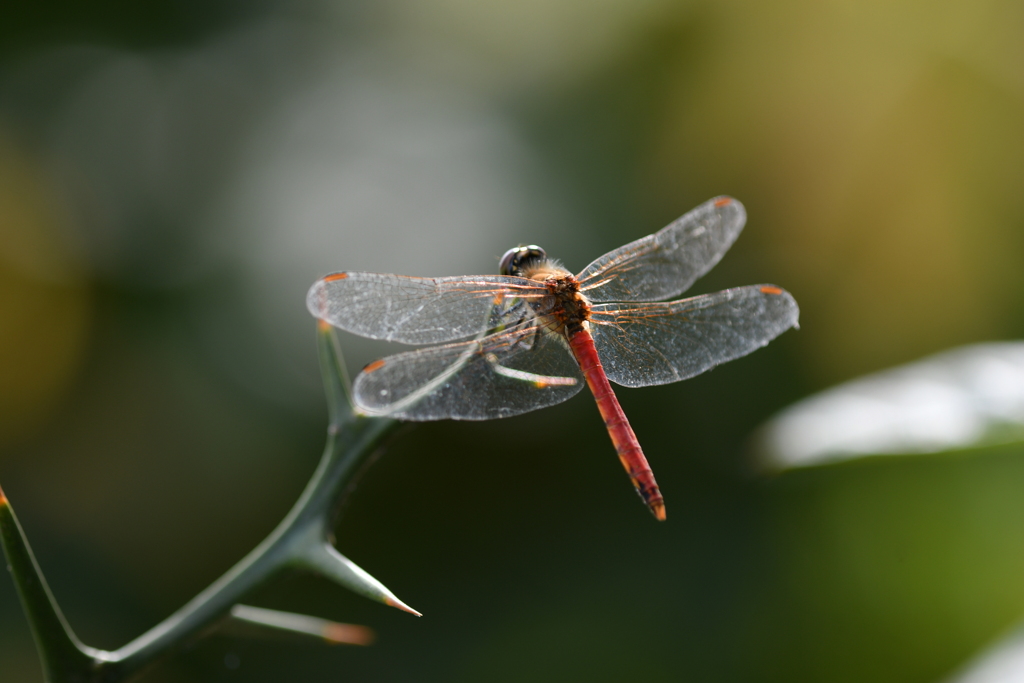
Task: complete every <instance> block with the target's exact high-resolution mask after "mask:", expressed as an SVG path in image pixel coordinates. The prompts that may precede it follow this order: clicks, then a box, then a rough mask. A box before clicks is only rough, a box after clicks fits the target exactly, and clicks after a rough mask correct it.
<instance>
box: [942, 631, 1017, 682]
mask: <svg viewBox="0 0 1024 683" xmlns="http://www.w3.org/2000/svg"><path fill="white" fill-rule="evenodd" d="M1020 681H1024V627H1018V628H1017V629H1015V630H1014V631H1013V632H1012V633H1011V634H1010V635H1008V636H1007V637H1005V638H1003V639H1002V640H1000V641H997V642H996V643H994V644H993V645H991V646H990V647H989V648H988V649H986V650H984V651H982V652H981V654H979V655H978V656H977V657H975V658H974V659H972V660H971V661H969V662H968V663H967V664H966V665H964V667H963V668H962V669H960V670H959V671H958V672H956V673H954V674H953V675H952V676H950V677H949V678H947V679H945V680H944V683H1019V682H1020Z"/></svg>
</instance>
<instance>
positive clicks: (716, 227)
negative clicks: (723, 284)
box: [578, 197, 747, 302]
mask: <svg viewBox="0 0 1024 683" xmlns="http://www.w3.org/2000/svg"><path fill="white" fill-rule="evenodd" d="M746 220H747V213H746V211H745V210H744V208H743V205H742V204H740V203H739V202H738V201H736V200H735V199H732V198H731V197H716V198H715V199H712V200H710V201H707V202H704V203H703V204H701V205H700V206H698V207H697V208H696V209H694V210H692V211H690V212H689V213H687V214H686V215H685V216H683V217H682V218H679V219H678V220H676V221H675V222H674V223H671V224H670V225H668V226H667V227H665V228H662V229H661V230H659V231H658V232H656V233H654V234H653V235H648V236H647V237H644V238H641V239H638V240H636V241H635V242H630V243H629V244H627V245H626V246H624V247H619V248H618V249H616V250H614V251H610V252H608V253H607V254H605V255H604V256H602V257H601V258H599V259H597V260H596V261H594V262H593V263H591V264H590V265H589V266H587V267H586V268H585V269H584V270H583V272H582V273H580V274H579V276H578V279H579V280H580V286H581V288H582V290H583V293H584V294H585V295H586V296H587V298H589V299H590V300H591V301H595V302H599V301H658V300H660V299H667V298H669V297H673V296H678V295H679V294H682V293H683V292H685V291H686V290H687V289H689V288H690V285H692V284H693V283H694V282H695V281H696V280H697V278H699V277H700V276H701V275H703V274H704V273H706V272H708V271H709V270H710V269H711V267H712V266H714V265H715V264H716V263H718V261H719V260H720V259H721V258H722V255H723V254H725V252H726V251H728V249H729V247H730V246H732V243H733V242H735V241H736V238H737V237H738V236H739V234H740V231H741V230H743V224H744V223H746Z"/></svg>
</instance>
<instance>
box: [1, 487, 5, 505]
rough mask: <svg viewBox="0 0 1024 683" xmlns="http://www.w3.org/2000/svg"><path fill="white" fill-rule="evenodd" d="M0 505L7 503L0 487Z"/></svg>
mask: <svg viewBox="0 0 1024 683" xmlns="http://www.w3.org/2000/svg"><path fill="white" fill-rule="evenodd" d="M0 505H7V496H5V495H4V490H3V489H0Z"/></svg>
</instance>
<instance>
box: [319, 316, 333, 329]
mask: <svg viewBox="0 0 1024 683" xmlns="http://www.w3.org/2000/svg"><path fill="white" fill-rule="evenodd" d="M316 328H317V329H318V330H320V331H321V332H330V331H331V324H330V323H329V322H327V321H326V320H321V319H320V318H317V320H316Z"/></svg>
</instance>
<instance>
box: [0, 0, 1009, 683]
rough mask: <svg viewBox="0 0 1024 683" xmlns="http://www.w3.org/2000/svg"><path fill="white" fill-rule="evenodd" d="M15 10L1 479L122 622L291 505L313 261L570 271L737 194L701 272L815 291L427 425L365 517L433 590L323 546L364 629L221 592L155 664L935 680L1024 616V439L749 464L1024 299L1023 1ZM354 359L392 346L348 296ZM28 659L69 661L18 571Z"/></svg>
mask: <svg viewBox="0 0 1024 683" xmlns="http://www.w3.org/2000/svg"><path fill="white" fill-rule="evenodd" d="M3 15H4V18H3V20H2V21H0V358H2V359H3V361H2V363H0V482H2V484H3V488H4V491H5V492H6V494H7V495H8V497H9V498H10V500H11V501H12V503H13V505H14V507H15V509H16V510H17V512H18V514H19V517H20V519H21V521H22V524H23V526H24V527H25V529H26V532H27V533H28V536H29V539H30V540H31V541H32V543H33V546H34V548H35V550H36V553H37V555H38V557H39V560H40V562H41V564H42V566H43V569H44V571H45V573H46V575H47V577H48V579H49V580H50V583H51V586H52V587H53V589H54V591H55V593H56V595H57V597H58V599H59V600H60V602H61V605H62V607H63V608H64V610H65V612H66V613H67V616H68V618H69V620H70V622H71V623H72V625H73V626H74V628H75V630H76V631H77V633H78V635H79V636H80V637H81V638H82V639H83V640H84V641H85V642H87V643H89V644H90V645H93V646H96V647H101V648H115V647H118V646H120V645H121V644H123V643H124V642H126V641H128V640H130V639H131V638H133V637H134V636H136V635H138V634H139V633H141V632H142V631H144V630H146V629H147V628H149V627H151V626H152V625H154V624H155V623H157V622H158V621H160V620H161V619H163V618H164V617H166V616H167V615H168V614H169V613H170V612H172V611H173V610H175V609H176V608H177V607H179V606H180V605H181V604H183V603H184V602H185V601H186V600H188V599H189V598H191V597H192V596H193V595H194V594H195V593H197V592H198V591H199V590H201V589H202V588H204V587H205V586H206V585H207V584H208V583H209V582H211V581H212V580H214V579H215V578H216V577H218V576H219V575H220V574H221V573H222V572H224V571H225V570H226V569H228V568H229V567H230V566H231V565H232V564H233V563H234V562H235V561H236V560H237V559H239V558H240V557H241V556H242V555H243V554H244V553H245V552H247V551H248V550H249V549H250V548H251V547H252V546H254V545H255V544H256V543H258V542H259V541H260V540H261V539H262V538H263V537H264V535H265V534H267V533H268V532H269V531H270V530H271V529H272V528H273V526H274V525H275V523H276V522H277V521H278V520H279V519H280V517H281V516H282V515H283V514H284V513H285V512H286V511H287V509H288V508H289V507H290V505H291V504H292V502H293V501H294V500H295V498H296V496H297V495H298V493H299V491H300V490H301V488H302V486H303V484H304V482H305V480H306V479H307V477H308V476H309V475H310V473H311V472H312V470H313V468H314V466H315V463H316V461H317V458H318V456H319V453H320V450H321V447H322V444H323V434H324V427H325V422H326V419H325V408H324V402H323V397H322V393H321V391H320V386H319V375H318V369H317V364H316V352H315V344H314V322H313V320H312V319H311V318H310V317H309V315H308V313H307V312H306V310H305V307H304V295H305V291H306V289H307V288H308V287H309V285H310V284H311V283H312V282H313V281H314V280H315V279H316V278H317V277H319V276H321V275H323V274H325V273H327V272H330V271H333V270H339V269H357V270H376V271H383V272H398V273H404V274H410V275H453V274H470V273H487V272H493V271H494V270H495V269H496V265H497V258H498V257H499V256H500V255H501V254H502V253H503V252H504V251H505V250H506V249H507V248H509V247H511V246H514V245H516V244H520V243H539V244H541V245H543V246H544V247H545V248H546V249H547V250H548V252H549V253H550V254H552V255H553V256H555V257H558V258H560V259H562V260H563V261H564V263H565V264H566V266H567V267H568V268H570V269H571V270H574V271H578V270H580V269H582V268H583V267H584V266H585V265H586V264H587V263H589V262H590V261H591V260H592V259H593V258H595V257H597V256H599V255H601V254H602V253H604V252H606V251H608V250H610V249H612V248H614V247H616V246H619V245H621V244H623V243H625V242H627V241H630V240H632V239H635V238H638V237H641V236H643V235H646V234H648V233H650V232H653V231H655V230H657V229H658V228H660V227H662V226H663V225H665V224H667V223H668V222H669V221H671V220H673V219H674V218H676V217H677V216H679V215H680V214H682V213H684V212H685V211H687V210H689V209H690V208H692V207H693V206H696V205H697V204H698V203H700V202H702V201H704V200H706V199H708V198H709V197H712V196H714V195H717V194H731V195H733V196H735V197H737V198H739V199H740V200H742V201H743V202H744V203H745V204H746V206H747V210H748V214H749V220H748V225H747V228H746V231H745V232H744V234H743V235H742V236H741V238H740V240H739V242H738V243H737V244H736V245H735V246H734V247H733V248H732V250H731V251H730V253H729V254H728V255H727V256H726V258H725V259H724V260H723V261H722V263H721V264H719V265H718V266H717V267H716V268H715V269H714V271H712V272H711V273H710V274H709V275H708V276H706V277H705V278H704V279H702V280H701V281H700V282H698V284H697V286H696V287H695V288H694V289H693V293H701V292H706V291H713V290H716V289H721V288H724V287H729V286H736V285H744V284H753V283H759V282H773V283H777V284H779V285H781V286H784V287H786V288H787V289H789V290H790V291H791V292H792V293H793V294H794V296H795V297H796V298H797V300H798V302H799V303H800V305H801V310H802V316H801V325H802V328H801V329H800V330H799V331H791V332H787V333H786V334H785V335H783V337H781V338H780V339H778V340H777V341H775V342H773V343H772V344H771V345H770V346H768V347H767V348H765V349H763V350H761V351H758V352H757V353H755V354H753V355H752V356H750V357H747V358H744V359H741V360H739V361H735V362H733V363H730V364H728V365H725V366H722V367H720V368H718V369H716V370H714V371H713V372H710V373H708V374H706V375H704V376H701V377H699V378H696V379H694V380H691V381H688V382H685V383H681V384H676V385H669V386H662V387H654V388H647V389H642V390H637V391H632V390H625V389H623V390H620V391H619V392H618V394H619V396H620V400H621V402H622V404H623V406H624V408H625V410H626V413H627V414H628V415H629V416H630V419H631V421H632V423H633V426H634V429H635V430H636V432H637V434H638V435H639V438H640V440H641V443H642V444H643V445H644V449H645V451H646V453H647V455H648V458H649V459H650V461H651V463H652V466H653V468H654V470H655V472H656V473H657V476H658V481H659V483H660V484H661V487H662V490H663V492H664V494H665V497H666V501H667V506H668V507H667V509H668V521H667V522H666V523H664V524H658V523H655V522H654V520H653V519H651V516H650V514H649V513H648V512H647V511H646V510H645V509H644V507H643V506H642V504H641V503H640V502H639V501H638V499H637V497H636V495H635V494H634V493H633V491H632V490H631V487H630V485H629V483H628V481H627V479H626V477H625V476H623V473H622V471H621V467H620V465H619V464H618V463H617V462H616V458H615V457H614V453H613V451H612V448H611V446H610V444H609V442H608V437H607V435H606V433H605V432H604V429H603V427H602V425H601V422H600V418H599V416H598V413H597V410H596V409H595V407H594V405H593V402H592V401H589V400H588V399H586V398H577V399H575V400H573V401H570V402H568V403H566V404H563V405H560V406H557V407H555V408H552V409H548V410H544V411H539V412H536V413H533V414H529V415H525V416H522V417H518V418H513V419H509V420H504V421H496V422H484V423H474V424H460V423H453V422H443V423H435V424H426V425H420V426H417V427H415V428H414V429H412V430H409V431H408V432H407V433H405V434H404V435H403V436H402V437H401V438H400V439H399V440H398V441H397V442H396V443H395V445H394V446H393V447H392V448H391V449H390V450H389V452H388V453H387V454H386V455H385V456H384V457H383V458H381V459H380V460H379V461H378V462H377V464H376V465H375V466H374V467H373V468H372V469H371V470H370V472H369V474H368V475H367V476H366V477H365V478H364V479H363V481H362V482H361V485H360V487H359V488H358V489H357V491H356V492H355V494H354V495H353V496H352V498H351V499H350V502H349V504H348V506H347V508H346V511H345V515H344V517H343V518H342V520H341V522H340V524H339V526H338V529H337V534H338V544H339V547H340V549H341V551H342V552H344V553H345V554H346V555H347V556H349V557H350V558H351V559H352V560H354V561H355V562H357V563H359V564H360V565H361V566H362V567H363V568H365V569H366V570H367V571H369V572H370V573H372V574H373V575H374V576H376V577H377V578H378V579H380V580H381V581H383V582H384V583H385V584H386V585H387V586H388V587H389V588H391V589H392V590H393V591H395V592H396V594H397V595H398V596H399V597H400V598H402V599H403V600H405V601H406V602H408V603H409V604H410V605H412V606H413V607H415V608H416V609H418V610H420V611H422V612H424V614H425V616H424V617H423V618H422V619H415V618H413V617H410V616H409V615H407V614H404V613H401V612H398V611H397V610H391V609H388V608H385V607H383V606H380V605H377V604H374V603H371V602H369V601H366V600H365V599H362V598H359V597H357V596H355V595H351V594H348V593H345V592H343V591H341V590H340V589H338V588H336V587H335V586H333V585H329V584H327V583H323V582H320V581H318V580H313V579H308V578H303V577H295V578H293V579H289V580H286V581H282V582H279V583H277V584H275V585H273V586H272V587H270V588H268V589H267V590H265V591H264V592H262V593H260V594H258V595H255V596H253V597H252V599H251V601H250V602H252V603H253V604H257V605H260V606H265V607H273V608H278V609H286V610H293V611H307V612H309V613H312V614H316V615H317V616H322V617H327V618H331V619H335V620H338V621H347V622H356V623H363V624H368V625H370V626H372V627H373V628H374V629H375V630H376V631H377V633H378V637H379V641H378V643H377V644H375V645H373V646H372V647H370V648H365V649H362V648H343V647H339V648H328V647H325V646H320V645H318V644H315V643H301V642H300V643H295V642H278V641H269V642H262V641H253V640H248V639H244V638H237V637H232V636H228V635H215V636H212V637H210V638H207V639H204V640H201V641H199V642H198V643H197V644H195V645H194V646H192V647H190V648H188V649H186V650H184V651H182V652H179V653H176V654H175V655H173V656H172V657H171V658H169V659H168V660H166V661H164V662H163V663H161V664H160V665H159V666H157V667H156V668H154V669H153V670H152V671H151V672H149V673H148V674H147V675H146V677H145V680H147V681H154V682H157V681H161V682H165V681H166V682H170V681H223V680H232V681H253V682H255V681H285V680H302V681H310V682H314V681H335V680H346V681H446V682H449V681H467V682H468V681H473V682H477V681H527V680H529V681H566V680H571V681H575V680H579V681H593V682H598V681H627V680H645V681H649V682H650V683H657V682H661V681H679V680H694V681H703V682H711V681H715V682H717V681H737V682H740V681H743V682H768V681H778V682H783V681H786V682H789V681H802V682H803V681H806V682H817V681H820V682H823V683H824V682H841V681H865V680H871V681H877V682H884V681H901V682H903V683H907V682H916V681H921V682H924V681H935V680H938V679H941V678H942V677H944V676H946V675H948V674H949V672H950V671H952V670H954V669H955V668H956V667H957V666H959V665H960V664H961V663H962V662H963V661H964V660H965V659H967V658H968V657H969V656H971V655H972V653H975V652H976V651H977V650H978V649H979V648H981V647H982V646H984V645H985V644H986V643H988V642H989V641H990V640H991V639H993V638H995V637H997V636H998V635H999V634H1000V633H1002V632H1004V631H1005V630H1006V629H1007V628H1010V627H1011V626H1012V625H1013V624H1014V623H1015V622H1016V621H1017V620H1018V619H1020V618H1022V617H1024V579H1022V577H1024V543H1022V542H1021V535H1020V529H1021V525H1022V523H1024V495H1021V492H1022V491H1024V446H1022V445H1020V444H1009V445H1004V446H999V447H991V448H985V449H981V450H980V451H978V452H974V453H973V456H974V457H966V456H965V455H964V454H946V455H939V456H934V457H927V458H890V459H884V460H869V461H863V462H858V463H851V464H846V465H840V466H834V467H827V468H818V469H809V470H803V471H797V472H794V473H789V474H783V475H780V476H777V477H763V476H757V475H755V474H753V473H752V468H751V467H750V462H751V458H750V452H751V434H752V433H753V432H754V430H755V428H756V427H757V425H759V424H760V423H761V422H763V421H764V420H765V419H766V418H768V417H769V416H770V415H772V414H773V413H774V412H776V411H777V410H779V409H781V408H783V407H784V406H786V405H788V404H790V403H792V402H793V401H795V400H797V399H799V398H801V397H803V396H806V395H808V394H810V393H813V392H815V391H819V390H821V389H824V388H826V387H828V386H830V385H832V384H834V383H836V382H839V381H842V380H846V379H849V378H853V377H856V376H858V375H860V374H863V373H866V372H870V371H874V370H878V369H880V368H884V367H888V366H891V365H895V364H899V363H904V362H907V361H910V360H912V359H915V358H918V357H920V356H922V355H925V354H928V353H931V352H934V351H938V350H941V349H945V348H948V347H951V346H954V345H958V344H964V343H968V342H973V341H981V340H993V339H1019V338H1022V337H1024V267H1022V254H1024V191H1022V187H1024V4H1022V3H1020V2H1009V1H976V2H912V1H910V0H902V1H896V2H849V1H844V0H832V1H831V2H807V1H800V0H786V1H782V2H774V3H753V2H707V1H702V0H693V1H691V2H678V1H670V0H639V1H638V0H633V1H632V2H627V1H625V0H599V1H597V2H594V1H593V0H592V1H591V2H582V1H580V0H546V1H544V2H541V1H540V0H524V1H522V2H518V3H498V2H470V1H468V0H418V1H417V0H386V1H384V2H379V3H374V4H372V5H371V4H369V3H346V2H341V1H337V2H328V1H327V0H306V1H304V2H290V3H289V2H283V1H281V0H262V1H261V2H258V3H251V2H240V1H238V0H214V1H212V2H211V1H206V2H198V1H196V0H193V1H190V2H175V3H129V2H124V1H123V0H99V1H96V2H69V1H66V0H61V1H56V2H50V3H34V4H33V3H20V4H16V5H12V6H10V7H6V8H5V9H4V11H3ZM344 342H345V349H346V353H347V354H348V360H349V363H350V365H351V367H352V368H353V369H358V368H359V367H361V365H363V364H364V363H366V362H368V361H370V360H372V359H373V358H375V357H378V356H379V355H381V354H382V353H385V352H388V351H389V350H390V349H388V348H385V347H384V346H381V345H378V344H373V343H369V342H366V341H364V340H359V339H355V338H353V337H351V336H345V337H344ZM0 670H2V672H3V679H4V680H5V681H23V680H38V679H39V676H40V673H39V666H38V662H37V657H36V653H35V650H34V647H33V644H32V642H31V639H30V636H29V632H28V628H27V624H26V622H25V620H24V617H23V616H22V614H21V610H20V607H19V605H18V602H17V597H16V595H15V593H14V590H13V588H12V586H11V584H10V582H9V581H7V580H0Z"/></svg>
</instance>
